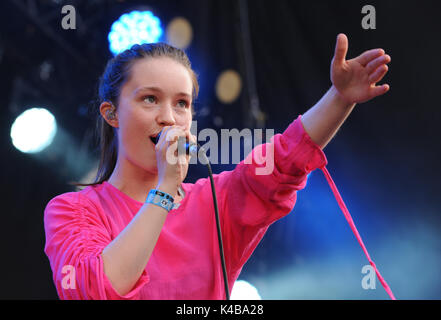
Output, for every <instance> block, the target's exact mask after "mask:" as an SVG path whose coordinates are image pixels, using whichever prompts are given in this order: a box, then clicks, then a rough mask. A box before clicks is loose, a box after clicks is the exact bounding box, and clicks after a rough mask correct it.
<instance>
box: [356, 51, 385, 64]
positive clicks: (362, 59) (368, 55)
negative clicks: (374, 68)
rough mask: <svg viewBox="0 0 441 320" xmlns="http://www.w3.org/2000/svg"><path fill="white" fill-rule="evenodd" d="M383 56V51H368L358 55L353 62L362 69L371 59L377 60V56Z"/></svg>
mask: <svg viewBox="0 0 441 320" xmlns="http://www.w3.org/2000/svg"><path fill="white" fill-rule="evenodd" d="M383 54H384V50H383V49H372V50H369V51H366V52H364V53H362V54H361V55H359V56H358V57H357V58H355V60H356V61H357V62H358V63H360V64H361V65H362V66H363V67H365V66H366V65H367V64H368V63H369V62H371V61H372V60H373V59H375V58H378V57H379V56H381V55H383Z"/></svg>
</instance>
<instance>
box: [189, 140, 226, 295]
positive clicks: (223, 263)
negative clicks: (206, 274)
mask: <svg viewBox="0 0 441 320" xmlns="http://www.w3.org/2000/svg"><path fill="white" fill-rule="evenodd" d="M197 146H198V153H199V152H201V154H202V155H203V158H204V160H205V162H206V166H207V169H208V175H209V177H210V184H211V193H212V195H213V206H214V214H215V218H216V228H217V239H218V242H219V255H220V260H221V264H222V273H223V278H224V286H225V298H226V300H230V290H229V289H228V277H227V268H226V266H225V256H224V246H223V242H222V231H221V225H220V220H219V209H218V206H217V198H216V189H215V187H214V180H213V172H212V171H211V165H210V161H209V160H208V158H207V155H206V154H205V149H204V148H202V147H201V146H200V145H199V143H197Z"/></svg>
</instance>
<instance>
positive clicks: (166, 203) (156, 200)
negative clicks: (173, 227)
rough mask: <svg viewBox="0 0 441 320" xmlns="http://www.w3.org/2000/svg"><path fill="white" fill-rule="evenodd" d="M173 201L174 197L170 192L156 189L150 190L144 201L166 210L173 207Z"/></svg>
mask: <svg viewBox="0 0 441 320" xmlns="http://www.w3.org/2000/svg"><path fill="white" fill-rule="evenodd" d="M173 202H174V199H173V197H172V196H171V195H170V194H168V193H166V192H163V191H159V190H157V189H152V190H150V192H149V194H148V196H147V199H146V201H145V203H152V204H155V205H157V206H160V207H161V208H164V209H165V210H167V212H169V211H170V210H172V209H174V208H175V205H174V204H173Z"/></svg>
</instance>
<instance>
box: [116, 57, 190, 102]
mask: <svg viewBox="0 0 441 320" xmlns="http://www.w3.org/2000/svg"><path fill="white" fill-rule="evenodd" d="M142 87H157V88H160V89H161V90H162V91H163V92H165V93H170V94H177V93H187V94H188V95H189V96H190V97H191V94H192V89H193V83H192V80H191V76H190V72H189V71H188V70H187V68H186V67H185V66H183V65H182V64H180V63H179V62H177V61H174V60H173V59H171V58H168V57H160V58H144V59H141V60H137V61H135V63H134V64H133V65H132V67H131V69H130V77H129V78H128V81H127V82H126V83H125V85H124V88H123V92H124V91H125V93H126V94H136V93H137V92H138V91H139V89H140V88H142ZM123 92H122V93H123Z"/></svg>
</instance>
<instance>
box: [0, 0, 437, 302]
mask: <svg viewBox="0 0 441 320" xmlns="http://www.w3.org/2000/svg"><path fill="white" fill-rule="evenodd" d="M32 4H33V5H34V6H32ZM65 4H71V5H74V6H75V8H76V12H77V14H78V17H79V18H77V29H76V30H63V29H62V28H61V18H62V14H61V8H62V6H63V5H65ZM138 4H148V5H149V6H150V7H151V8H152V10H153V11H154V12H155V14H156V15H157V16H159V17H160V18H161V20H162V24H163V26H165V25H166V24H167V22H168V21H170V20H171V19H172V18H173V17H176V16H183V17H185V18H187V19H188V20H189V21H190V22H191V24H192V27H193V32H194V35H193V36H194V38H193V42H192V44H191V46H190V47H189V48H188V49H187V50H186V52H187V53H188V55H189V57H190V59H191V61H192V65H193V67H194V69H195V70H196V72H197V73H198V74H199V81H200V86H201V93H200V96H199V99H198V101H197V102H196V104H195V108H196V112H197V116H196V118H195V120H197V121H198V129H199V130H201V129H203V128H214V129H217V130H219V129H220V127H222V128H238V129H242V128H246V127H253V126H255V125H256V123H255V122H253V118H252V117H251V112H250V94H253V92H254V91H253V89H252V88H253V87H252V82H250V79H249V78H247V76H246V74H247V70H249V69H247V68H246V64H245V62H251V66H252V68H253V70H252V71H253V72H254V75H255V77H254V81H255V84H256V86H255V88H256V93H257V95H258V98H259V102H260V109H261V110H262V112H264V114H265V115H266V119H265V123H264V125H265V127H266V128H272V129H274V130H275V132H276V133H279V132H283V130H284V129H285V128H286V127H287V126H288V125H289V124H290V122H291V121H293V120H294V119H295V118H296V117H297V116H298V115H299V114H303V113H304V112H306V111H307V110H308V109H309V108H310V107H311V106H313V105H314V104H315V103H316V102H317V101H318V100H319V99H320V98H321V97H322V95H323V94H324V93H325V92H326V91H327V90H328V89H329V87H330V86H331V82H330V79H329V69H330V61H331V59H332V56H333V53H334V47H335V40H336V36H337V34H338V33H340V32H343V33H345V34H346V35H347V36H348V39H349V52H348V58H353V57H355V56H357V55H359V54H361V53H362V52H363V51H365V50H368V49H372V48H383V49H385V51H386V52H387V53H388V54H389V55H390V56H391V57H392V62H391V63H390V64H389V73H388V75H387V76H386V77H385V79H384V80H383V81H382V83H388V84H389V85H390V86H391V90H390V92H388V93H387V94H386V95H384V96H382V97H379V98H377V99H374V100H372V101H370V102H367V103H364V104H361V105H358V106H356V108H355V109H354V112H353V113H352V114H351V116H350V117H349V118H348V120H347V121H346V122H345V123H344V125H343V126H342V127H341V129H340V131H339V132H338V133H337V135H336V137H335V138H334V140H332V141H331V143H330V144H329V145H328V146H327V147H326V148H325V149H324V152H325V154H326V156H327V158H328V162H329V164H328V170H329V171H330V173H331V175H332V177H333V178H334V181H335V183H336V184H337V187H338V188H339V190H340V193H341V195H342V197H343V199H344V201H345V203H346V205H347V206H348V209H349V211H350V212H351V214H352V216H353V219H354V221H355V224H356V226H357V227H358V229H359V232H360V234H361V236H362V237H363V240H364V243H365V244H366V246H367V249H368V251H369V253H370V255H371V257H372V259H373V260H374V261H375V263H376V265H377V267H378V268H379V270H380V272H381V274H382V275H383V277H384V278H385V279H386V281H387V282H388V284H389V285H390V287H391V289H392V291H393V292H394V294H395V296H396V297H397V298H398V299H440V298H441V286H440V285H441V276H440V270H441V268H440V267H441V261H440V258H441V255H440V253H441V250H440V249H441V241H440V237H439V232H440V230H441V206H440V202H441V201H440V194H441V193H440V191H441V190H440V189H441V188H440V184H439V181H440V168H439V165H440V150H441V142H440V139H439V138H440V134H439V130H440V124H439V122H440V119H441V113H440V81H439V79H440V72H441V62H440V61H441V60H440V56H441V48H440V47H441V32H440V31H441V19H440V11H439V9H440V5H439V2H437V1H428V0H420V1H406V2H403V1H369V2H368V3H366V2H364V1H349V0H347V1H286V0H274V1H267V0H253V1H251V0H248V1H243V2H240V1H238V0H237V1H236V0H199V1H177V0H176V1H165V0H161V1H149V2H147V1H104V0H91V1H85V0H84V1H62V0H59V1H49V0H47V1H2V2H1V4H0V75H1V77H0V90H1V92H0V93H1V94H0V106H1V108H2V110H3V112H2V117H1V118H0V119H1V121H2V122H1V125H0V128H1V130H2V132H1V134H0V136H1V148H2V149H1V150H2V170H1V182H2V184H1V193H0V194H1V197H2V203H3V209H2V217H3V218H2V223H1V226H2V232H0V246H1V247H0V250H1V251H0V252H1V260H0V261H1V263H0V274H1V275H2V280H1V281H0V298H2V299H57V294H56V291H55V287H54V285H53V282H52V274H51V270H50V266H49V262H48V259H47V257H46V256H45V254H44V252H43V248H44V243H45V236H44V228H43V211H44V208H45V206H46V204H47V203H48V201H49V200H50V199H52V198H53V197H55V196H56V195H58V194H61V193H64V192H68V191H73V188H72V187H71V186H69V185H68V184H67V182H68V181H71V180H78V179H80V178H81V177H83V176H84V175H85V174H86V173H87V172H89V171H90V170H91V169H92V167H93V164H94V160H96V159H97V156H98V153H97V149H96V145H95V144H94V138H93V137H94V132H93V131H94V118H93V112H92V111H90V110H94V108H96V107H97V105H96V104H95V103H94V99H95V98H96V88H97V79H98V77H99V76H100V74H101V73H102V71H103V70H104V66H105V63H106V61H107V60H108V59H109V58H111V53H110V52H109V50H108V43H107V34H108V32H109V30H110V26H111V24H112V23H113V21H114V20H116V19H117V18H118V17H119V16H120V15H121V14H122V13H124V12H125V11H128V10H129V11H130V10H131V9H132V8H134V7H136V5H138ZM241 4H242V5H244V7H242V8H246V13H247V14H248V18H249V25H248V26H249V34H248V33H247V32H246V28H244V27H243V26H244V24H243V23H244V20H243V16H242V17H241V15H240V12H241V11H240V5H241ZM366 4H370V5H373V6H375V8H376V23H377V26H376V27H377V28H376V30H364V29H363V28H362V27H361V20H362V18H363V16H364V15H363V14H362V13H361V8H362V7H363V6H364V5H366ZM243 12H244V11H242V13H243ZM248 36H249V37H250V38H249V39H250V43H251V48H252V56H250V55H249V54H247V51H246V50H245V49H244V43H246V41H247V39H248V38H247V37H248ZM251 58H252V59H251ZM44 62H47V63H49V64H51V65H52V67H53V69H52V72H51V73H50V76H49V78H48V79H47V80H42V79H41V77H40V71H41V65H42V64H43V63H44ZM225 69H235V70H237V71H238V72H239V73H240V74H241V76H242V80H243V84H244V87H243V90H242V93H241V95H240V97H239V99H238V100H236V101H235V102H234V103H232V104H223V103H221V102H220V101H219V100H218V99H217V98H216V94H215V90H214V88H215V83H216V79H217V76H218V75H219V74H220V72H222V71H223V70H225ZM250 88H251V89H250ZM31 106H44V107H46V108H48V109H49V110H50V111H51V112H52V113H53V114H54V115H55V117H56V119H57V123H58V125H59V127H61V128H62V131H61V133H60V137H62V138H58V137H57V138H58V139H59V140H58V142H56V143H55V146H53V147H52V149H50V151H46V152H43V153H41V154H39V155H37V156H31V155H28V154H24V153H21V152H20V151H18V150H16V149H15V148H14V146H13V145H12V143H11V139H10V135H9V134H10V128H11V124H12V122H13V121H14V119H15V118H16V117H17V116H18V115H19V114H20V113H21V112H23V111H24V110H25V109H27V108H29V107H31ZM216 117H217V119H221V120H222V123H221V124H219V122H216V121H214V119H215V118H216ZM60 139H64V140H60ZM56 141H57V140H56ZM63 147H64V148H65V149H62V148H63ZM55 148H59V150H62V151H59V150H58V151H57V150H56V149H55ZM213 168H214V171H215V172H220V171H222V170H226V169H231V165H230V166H221V165H218V166H214V167H213ZM206 176H207V174H206V171H205V169H204V168H203V167H199V166H195V167H194V168H190V172H189V176H188V178H187V180H186V181H187V182H194V181H195V180H196V179H198V178H201V177H206ZM366 264H368V261H367V260H366V257H365V256H364V254H363V252H362V250H361V248H360V247H359V245H358V243H357V241H356V239H355V237H354V236H353V234H352V232H351V230H350V229H349V227H348V225H347V222H346V220H345V219H344V216H343V214H342V212H341V211H340V209H339V207H338V205H337V203H336V201H335V199H334V197H333V195H332V193H331V190H330V188H329V186H328V185H327V182H326V180H325V178H324V176H323V174H322V173H321V172H320V171H319V170H317V171H314V172H313V173H312V174H311V175H310V176H309V179H308V184H307V187H306V189H305V190H303V191H300V192H299V193H298V201H297V203H296V206H295V208H294V210H293V212H292V213H291V214H290V215H288V216H287V217H285V218H283V219H281V220H280V221H278V222H276V223H274V224H273V225H272V226H271V227H270V228H269V230H268V232H267V234H266V235H265V237H264V239H263V240H262V242H261V244H260V245H259V247H258V248H257V249H256V251H255V253H254V254H253V256H252V257H251V258H250V260H249V261H248V262H247V264H246V265H245V266H244V269H243V271H242V274H241V275H240V277H239V279H243V280H247V281H249V282H251V283H252V284H253V285H255V286H256V287H257V289H258V290H259V292H260V294H261V296H262V298H264V299H388V296H387V294H386V293H385V291H384V290H383V288H382V287H381V284H380V282H379V281H377V282H376V289H375V290H364V289H363V288H362V287H361V280H362V278H363V276H364V275H363V274H362V273H361V269H362V267H363V266H364V265H366Z"/></svg>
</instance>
